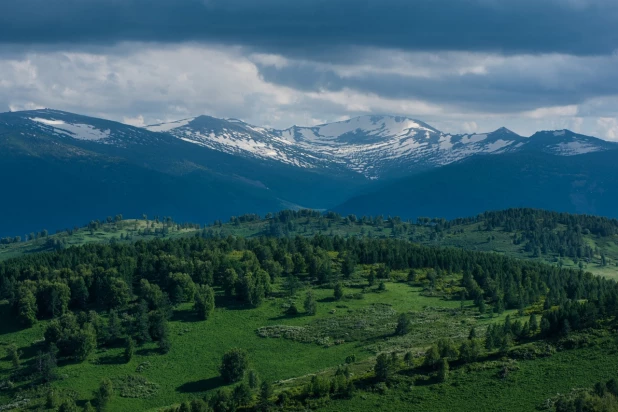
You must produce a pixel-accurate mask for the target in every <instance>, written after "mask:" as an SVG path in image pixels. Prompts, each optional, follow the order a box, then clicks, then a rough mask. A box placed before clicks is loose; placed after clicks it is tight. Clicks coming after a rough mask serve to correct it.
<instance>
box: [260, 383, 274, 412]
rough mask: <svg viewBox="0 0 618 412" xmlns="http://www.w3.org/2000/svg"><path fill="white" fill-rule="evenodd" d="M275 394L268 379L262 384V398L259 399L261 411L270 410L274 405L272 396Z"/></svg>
mask: <svg viewBox="0 0 618 412" xmlns="http://www.w3.org/2000/svg"><path fill="white" fill-rule="evenodd" d="M272 396H273V389H272V386H271V385H270V383H268V382H267V381H264V382H262V384H261V385H260V399H259V404H258V406H259V409H260V410H261V411H268V410H269V409H270V407H271V405H272V403H271V401H270V398H272Z"/></svg>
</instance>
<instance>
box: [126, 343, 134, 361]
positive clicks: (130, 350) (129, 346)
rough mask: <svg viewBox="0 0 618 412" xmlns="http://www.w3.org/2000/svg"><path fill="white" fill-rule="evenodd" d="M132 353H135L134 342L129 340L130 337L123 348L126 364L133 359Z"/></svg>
mask: <svg viewBox="0 0 618 412" xmlns="http://www.w3.org/2000/svg"><path fill="white" fill-rule="evenodd" d="M134 353H135V342H134V341H133V339H131V337H128V338H127V341H126V343H125V347H124V360H125V362H126V363H129V362H131V359H133V354H134Z"/></svg>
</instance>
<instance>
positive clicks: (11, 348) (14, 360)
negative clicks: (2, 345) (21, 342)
mask: <svg viewBox="0 0 618 412" xmlns="http://www.w3.org/2000/svg"><path fill="white" fill-rule="evenodd" d="M6 356H7V357H8V358H9V359H10V360H11V364H12V365H13V368H15V369H17V368H19V366H20V365H21V359H20V356H21V354H20V351H19V348H18V347H17V345H15V344H14V343H11V344H9V345H8V346H7V347H6Z"/></svg>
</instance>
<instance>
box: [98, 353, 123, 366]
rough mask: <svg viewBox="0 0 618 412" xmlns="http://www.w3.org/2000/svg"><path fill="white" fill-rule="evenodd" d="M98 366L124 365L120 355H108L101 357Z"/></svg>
mask: <svg viewBox="0 0 618 412" xmlns="http://www.w3.org/2000/svg"><path fill="white" fill-rule="evenodd" d="M98 363H99V365H120V364H123V363H126V360H125V358H124V356H121V355H108V356H101V357H100V358H99V361H98Z"/></svg>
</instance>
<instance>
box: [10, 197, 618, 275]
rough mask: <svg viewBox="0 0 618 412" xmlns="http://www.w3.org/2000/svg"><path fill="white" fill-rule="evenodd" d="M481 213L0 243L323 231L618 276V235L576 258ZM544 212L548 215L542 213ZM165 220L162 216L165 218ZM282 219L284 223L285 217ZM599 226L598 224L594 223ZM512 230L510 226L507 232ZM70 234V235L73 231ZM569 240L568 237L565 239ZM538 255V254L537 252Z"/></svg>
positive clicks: (154, 224)
mask: <svg viewBox="0 0 618 412" xmlns="http://www.w3.org/2000/svg"><path fill="white" fill-rule="evenodd" d="M511 210H513V211H522V216H524V217H522V218H521V219H523V218H526V219H529V218H532V219H533V220H535V221H538V222H541V223H542V222H544V221H546V220H549V219H550V217H551V219H554V217H555V216H566V217H569V216H577V215H568V214H557V213H552V212H542V211H537V210H533V209H511ZM507 212H508V211H506V212H493V213H491V214H484V215H479V216H476V217H474V218H467V219H455V220H452V221H446V220H444V219H429V218H419V219H417V220H416V221H414V222H412V221H401V220H399V219H397V218H394V219H389V218H377V219H375V218H356V217H353V218H352V219H353V221H352V220H350V219H349V218H348V217H342V216H339V215H337V214H334V213H330V214H327V215H322V214H320V213H316V212H310V211H305V212H296V213H295V212H288V211H284V212H280V213H278V214H275V215H274V216H273V215H267V216H266V217H265V218H262V217H259V216H257V215H245V216H241V217H233V218H232V219H231V220H230V221H229V222H227V223H222V222H217V223H215V224H212V225H210V226H207V227H203V226H200V225H196V224H178V223H175V222H173V221H169V220H166V221H165V222H164V221H159V219H158V218H157V219H156V220H143V219H128V220H122V221H120V222H112V223H101V224H100V225H98V226H97V227H96V228H95V229H92V228H88V227H82V228H74V229H72V230H65V231H60V232H59V233H57V234H54V235H49V236H48V237H46V238H39V239H35V240H32V241H26V242H16V243H12V244H5V245H2V244H0V261H1V260H4V259H8V258H11V257H18V256H22V255H25V254H29V253H35V252H41V251H49V250H54V249H56V248H63V247H70V246H79V245H83V244H87V243H99V242H129V241H131V242H132V241H136V240H150V239H155V238H159V239H174V238H178V237H186V236H195V235H197V234H199V235H202V236H207V237H212V236H222V237H225V236H228V235H233V236H242V237H246V238H255V237H260V236H291V237H293V236H297V235H300V236H313V235H315V234H317V233H322V234H324V235H327V236H342V237H350V236H359V237H360V236H368V237H373V238H380V239H388V238H396V239H403V240H409V241H412V242H417V243H420V244H424V245H432V246H448V247H456V248H463V249H467V250H474V251H481V252H496V253H500V254H504V255H507V256H509V257H514V258H520V259H529V260H535V261H540V262H545V263H548V264H553V265H560V266H562V267H567V268H576V269H577V268H580V262H581V268H582V269H584V270H586V271H589V272H591V273H594V274H597V275H601V276H605V277H608V278H612V279H618V234H614V233H597V234H595V233H592V232H591V231H590V229H589V228H587V227H585V223H584V227H581V242H582V243H584V244H585V245H586V246H588V247H589V248H590V251H591V254H590V255H589V256H581V257H577V256H573V255H570V254H569V253H568V251H565V252H563V253H561V252H560V251H559V250H551V249H550V250H540V253H538V252H539V251H538V250H533V248H531V247H528V249H527V248H526V245H527V243H528V242H526V241H520V242H514V240H515V241H516V240H517V239H520V238H521V237H522V236H523V234H525V233H528V232H530V231H529V230H521V229H520V228H514V229H508V228H505V227H504V224H503V223H501V222H500V223H501V224H502V226H500V225H489V226H488V225H487V220H488V219H489V218H492V216H495V215H496V214H500V213H507ZM543 213H549V215H547V216H543ZM594 219H598V220H600V221H601V222H605V223H607V224H609V225H610V226H611V227H617V226H616V221H615V220H614V219H605V218H597V217H595V218H594ZM162 220H163V219H162ZM282 220H283V221H282ZM592 224H593V225H598V223H592ZM567 228H568V225H566V224H564V223H555V226H554V225H552V227H551V228H549V229H548V228H545V229H543V228H542V225H541V229H537V232H539V233H543V232H544V231H546V232H549V233H552V234H560V233H563V234H564V233H565V232H566V231H567ZM507 229H508V230H507ZM69 233H70V234H69ZM563 241H564V240H563ZM535 253H538V254H535Z"/></svg>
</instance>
